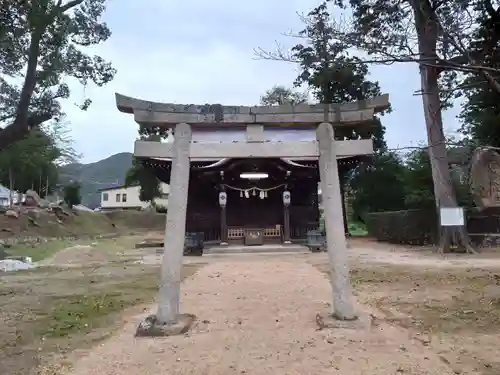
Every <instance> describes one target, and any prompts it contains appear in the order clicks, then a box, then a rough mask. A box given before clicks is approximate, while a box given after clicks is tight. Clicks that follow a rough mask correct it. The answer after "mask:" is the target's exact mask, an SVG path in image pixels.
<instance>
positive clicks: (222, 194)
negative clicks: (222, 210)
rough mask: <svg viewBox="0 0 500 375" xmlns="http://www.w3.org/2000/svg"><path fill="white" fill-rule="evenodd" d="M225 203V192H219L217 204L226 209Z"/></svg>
mask: <svg viewBox="0 0 500 375" xmlns="http://www.w3.org/2000/svg"><path fill="white" fill-rule="evenodd" d="M226 203H227V193H226V192H225V191H221V192H220V193H219V204H220V206H221V207H226Z"/></svg>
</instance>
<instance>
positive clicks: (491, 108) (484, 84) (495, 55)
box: [459, 14, 500, 147]
mask: <svg viewBox="0 0 500 375" xmlns="http://www.w3.org/2000/svg"><path fill="white" fill-rule="evenodd" d="M479 21H480V22H479V24H478V26H477V29H476V31H475V33H474V40H475V43H474V46H475V47H476V48H478V49H479V48H481V46H482V45H484V44H486V43H488V44H490V46H491V47H490V48H487V49H485V50H484V51H481V53H483V54H484V58H483V60H482V63H483V64H486V65H488V66H489V67H491V68H494V69H500V47H499V46H498V44H497V43H492V42H493V41H492V40H491V33H492V30H491V28H490V26H491V25H490V23H489V22H488V21H489V20H488V17H487V16H486V15H485V14H483V15H481V17H480V19H479ZM490 74H491V76H492V78H493V79H495V80H497V81H498V80H499V79H500V73H498V72H494V71H492V72H490ZM462 86H463V87H464V89H462V90H461V91H460V92H459V93H460V94H461V95H463V96H464V102H463V105H462V111H461V113H460V119H461V121H462V128H461V131H462V133H463V134H464V135H465V136H466V137H467V138H468V139H469V140H470V141H471V142H472V143H473V144H475V145H480V146H494V147H500V132H499V131H498V127H499V124H500V93H499V92H498V90H496V89H495V88H494V87H493V86H492V85H491V84H490V82H488V80H487V79H485V77H484V76H483V75H477V74H468V75H467V76H466V78H465V79H464V82H463V84H462Z"/></svg>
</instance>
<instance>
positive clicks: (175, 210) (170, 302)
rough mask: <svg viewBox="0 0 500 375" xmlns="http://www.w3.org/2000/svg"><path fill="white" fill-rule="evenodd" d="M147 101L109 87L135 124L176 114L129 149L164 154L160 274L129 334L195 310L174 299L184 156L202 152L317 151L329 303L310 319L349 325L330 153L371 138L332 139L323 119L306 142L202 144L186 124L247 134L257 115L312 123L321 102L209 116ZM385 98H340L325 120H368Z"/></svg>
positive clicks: (363, 147) (163, 331) (360, 150)
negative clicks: (154, 304) (165, 130)
mask: <svg viewBox="0 0 500 375" xmlns="http://www.w3.org/2000/svg"><path fill="white" fill-rule="evenodd" d="M153 104H154V103H151V102H145V101H139V100H137V99H133V98H128V97H123V96H121V95H117V106H118V108H119V109H120V110H121V111H122V112H126V113H134V116H135V119H136V121H137V122H138V123H139V124H141V126H143V125H144V126H147V125H148V124H149V125H155V126H158V124H161V126H164V127H169V126H172V125H173V123H175V122H176V121H177V125H175V133H174V142H173V144H160V143H157V142H144V141H137V142H136V148H135V154H136V156H139V157H160V158H161V157H169V158H171V159H172V168H171V178H170V194H169V208H168V211H167V220H166V227H165V241H164V247H165V249H164V255H163V261H162V266H161V271H162V277H161V285H160V295H159V306H158V311H157V313H156V314H155V315H150V316H149V317H147V318H146V319H145V320H144V321H143V322H141V324H140V325H139V327H138V328H137V331H136V336H169V335H176V334H183V333H186V332H187V331H188V330H189V328H190V327H191V325H192V323H193V321H194V320H195V316H193V315H190V314H179V303H180V300H179V299H180V284H181V270H182V258H183V251H184V236H185V222H186V208H187V198H188V186H189V169H190V160H191V159H193V160H196V158H198V159H203V158H205V159H206V160H216V159H217V158H219V159H220V158H227V157H285V158H286V157H288V158H300V157H309V158H310V157H314V158H318V160H319V163H318V164H319V168H320V180H321V188H322V194H323V206H324V213H325V227H326V239H327V249H328V257H329V260H330V267H331V272H330V282H331V285H332V294H333V302H334V303H333V311H332V312H330V313H328V314H325V316H320V315H318V316H317V317H316V320H317V323H318V325H320V327H319V328H327V327H344V328H345V327H346V323H347V326H349V323H348V322H353V321H356V320H357V319H358V316H357V314H356V313H355V311H354V306H353V301H352V291H351V286H350V282H349V266H348V250H347V243H346V238H345V233H344V216H343V213H342V201H341V190H340V180H339V174H338V165H337V157H338V156H340V155H346V154H347V155H360V154H370V153H373V146H372V144H371V141H370V140H355V141H336V140H335V139H334V130H333V127H332V125H331V123H329V122H324V123H321V124H320V125H319V126H317V128H316V141H314V142H311V141H307V142H302V143H300V142H299V143H297V142H295V143H293V142H288V143H287V142H282V143H280V144H269V143H265V142H263V141H258V142H248V141H247V142H246V143H242V144H241V145H234V144H231V143H227V144H222V143H221V144H215V145H214V144H205V145H204V144H200V143H199V142H198V143H196V142H191V139H192V131H191V126H195V127H205V128H206V127H207V123H209V124H215V125H224V123H225V122H227V124H225V125H234V123H239V122H241V123H242V124H241V125H243V126H246V129H247V134H253V133H254V132H255V131H256V129H257V130H258V129H261V130H260V132H262V125H260V124H261V123H264V124H270V125H271V126H289V125H292V126H293V125H294V124H295V123H304V124H307V125H309V126H316V125H315V124H317V123H318V121H317V118H318V116H323V114H322V113H320V112H321V111H323V108H321V105H320V106H307V105H306V106H304V105H302V106H295V108H293V111H295V112H293V113H289V112H290V110H291V107H290V106H279V107H273V108H272V109H271V108H265V107H256V109H255V111H257V112H258V111H261V112H262V113H263V114H259V113H260V112H259V113H257V114H252V113H250V112H251V111H253V109H249V108H247V107H240V108H239V109H238V111H236V114H235V113H233V112H234V111H235V109H234V108H232V109H231V108H229V109H228V111H229V114H228V118H227V119H226V118H225V117H224V116H225V112H224V111H222V112H221V113H216V116H215V115H213V116H215V118H214V119H212V118H211V117H210V116H212V115H207V114H205V113H202V112H203V111H204V110H205V108H204V107H200V106H195V107H194V109H193V108H192V106H180V105H173V104H155V105H153ZM388 104H389V101H388V96H387V95H384V96H381V97H377V98H374V99H373V100H371V101H365V102H357V103H350V104H347V105H345V107H343V106H344V105H341V106H340V107H339V108H337V109H333V112H332V116H333V118H332V120H335V121H337V122H338V121H340V123H342V122H350V123H351V124H354V123H357V122H364V121H368V120H370V119H372V118H373V114H374V112H376V111H380V110H382V109H384V108H387V106H388ZM154 106H157V107H159V108H160V109H158V110H152V109H151V108H153V107H154ZM281 107H283V108H281ZM219 109H221V108H219ZM223 109H224V108H222V110H223ZM299 109H302V110H303V113H297V111H298V110H299ZM189 111H194V112H189ZM200 111H201V112H200ZM245 111H248V112H249V113H246V112H245ZM269 111H272V113H271V114H269ZM259 116H260V117H259ZM180 119H182V120H184V121H187V122H189V123H190V124H191V125H189V124H188V123H183V122H182V120H181V121H179V120H180ZM259 119H260V120H259ZM252 121H253V122H252ZM259 121H260V122H259ZM169 124H170V125H169ZM208 126H209V125H208ZM256 126H257V127H256ZM257 135H258V134H257ZM260 136H262V134H260ZM235 146H237V147H235ZM243 146H244V147H243ZM342 148H343V150H342ZM261 153H262V155H261ZM338 154H339V155H338ZM205 159H204V160H205ZM167 236H168V238H167ZM319 321H321V323H320V322H319Z"/></svg>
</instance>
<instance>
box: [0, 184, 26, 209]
mask: <svg viewBox="0 0 500 375" xmlns="http://www.w3.org/2000/svg"><path fill="white" fill-rule="evenodd" d="M11 196H12V204H16V203H18V202H19V200H21V202H23V201H24V194H19V193H18V192H17V191H13V192H12V194H11V192H10V190H9V189H7V188H6V187H5V186H3V185H1V184H0V207H9V206H10V199H11Z"/></svg>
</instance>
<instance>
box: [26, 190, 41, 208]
mask: <svg viewBox="0 0 500 375" xmlns="http://www.w3.org/2000/svg"><path fill="white" fill-rule="evenodd" d="M41 200H42V198H40V196H39V195H38V194H37V192H36V191H34V190H28V191H26V198H25V199H24V205H25V206H28V207H40V201H41Z"/></svg>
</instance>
